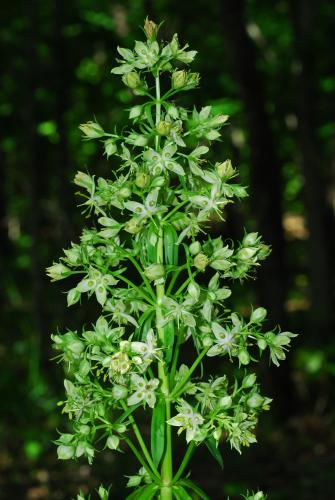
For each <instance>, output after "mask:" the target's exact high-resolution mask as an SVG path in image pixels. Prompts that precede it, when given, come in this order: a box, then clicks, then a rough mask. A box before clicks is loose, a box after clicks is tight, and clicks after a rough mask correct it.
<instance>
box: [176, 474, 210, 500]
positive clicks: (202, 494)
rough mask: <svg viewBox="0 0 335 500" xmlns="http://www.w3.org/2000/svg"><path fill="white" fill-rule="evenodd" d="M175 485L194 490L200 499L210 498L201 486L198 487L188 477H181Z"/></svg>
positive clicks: (208, 499)
mask: <svg viewBox="0 0 335 500" xmlns="http://www.w3.org/2000/svg"><path fill="white" fill-rule="evenodd" d="M177 485H182V486H185V487H186V488H188V489H189V490H191V491H194V493H196V494H197V495H198V496H199V497H200V498H201V500H210V498H209V496H208V495H206V493H205V492H204V491H203V490H202V489H201V488H199V486H197V485H196V484H194V483H193V482H192V481H190V480H189V479H182V480H181V481H178V483H177Z"/></svg>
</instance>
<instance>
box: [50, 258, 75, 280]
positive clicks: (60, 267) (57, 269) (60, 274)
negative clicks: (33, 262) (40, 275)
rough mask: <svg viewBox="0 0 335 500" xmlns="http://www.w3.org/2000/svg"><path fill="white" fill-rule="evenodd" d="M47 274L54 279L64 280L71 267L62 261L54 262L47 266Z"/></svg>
mask: <svg viewBox="0 0 335 500" xmlns="http://www.w3.org/2000/svg"><path fill="white" fill-rule="evenodd" d="M46 271H47V276H49V278H51V279H52V281H58V280H62V279H63V278H66V276H68V274H69V273H70V272H71V271H70V269H69V268H68V267H66V266H64V264H62V263H61V262H57V263H54V264H52V266H50V267H47V269H46Z"/></svg>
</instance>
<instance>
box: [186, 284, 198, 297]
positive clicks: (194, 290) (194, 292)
mask: <svg viewBox="0 0 335 500" xmlns="http://www.w3.org/2000/svg"><path fill="white" fill-rule="evenodd" d="M187 291H188V293H189V295H190V296H191V297H192V299H194V300H198V299H199V295H200V286H199V285H198V284H197V283H196V282H195V281H191V283H190V284H189V285H188V287H187Z"/></svg>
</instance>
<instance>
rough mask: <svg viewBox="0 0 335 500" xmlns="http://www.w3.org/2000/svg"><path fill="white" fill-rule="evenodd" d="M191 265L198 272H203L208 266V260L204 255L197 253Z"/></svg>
mask: <svg viewBox="0 0 335 500" xmlns="http://www.w3.org/2000/svg"><path fill="white" fill-rule="evenodd" d="M193 265H194V267H196V268H197V269H199V271H204V270H205V269H206V267H207V266H208V258H207V257H206V255H205V254H204V253H198V255H196V256H195V257H194V261H193Z"/></svg>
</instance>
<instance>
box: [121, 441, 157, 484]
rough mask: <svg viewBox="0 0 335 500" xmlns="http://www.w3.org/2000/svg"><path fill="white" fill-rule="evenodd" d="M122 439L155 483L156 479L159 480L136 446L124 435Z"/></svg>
mask: <svg viewBox="0 0 335 500" xmlns="http://www.w3.org/2000/svg"><path fill="white" fill-rule="evenodd" d="M124 440H125V442H126V443H127V445H128V446H129V448H130V449H131V451H132V452H133V453H134V455H135V457H136V458H137V460H138V461H139V462H140V464H141V465H142V466H143V467H144V468H145V470H146V471H147V473H148V474H149V476H150V477H151V479H152V480H153V481H154V482H155V483H156V482H157V480H159V477H157V476H156V475H155V474H153V472H152V470H151V469H150V467H149V465H148V464H147V463H146V461H145V460H144V458H143V457H142V455H141V453H140V452H139V450H138V449H137V448H136V446H135V445H134V443H133V442H132V441H131V440H130V439H129V438H128V437H124Z"/></svg>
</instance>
